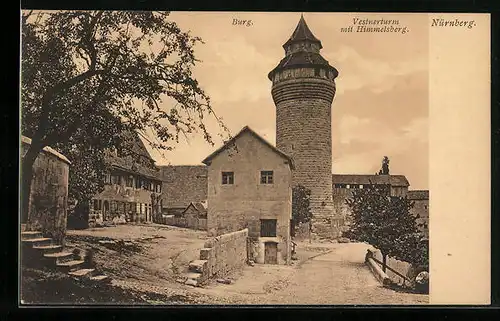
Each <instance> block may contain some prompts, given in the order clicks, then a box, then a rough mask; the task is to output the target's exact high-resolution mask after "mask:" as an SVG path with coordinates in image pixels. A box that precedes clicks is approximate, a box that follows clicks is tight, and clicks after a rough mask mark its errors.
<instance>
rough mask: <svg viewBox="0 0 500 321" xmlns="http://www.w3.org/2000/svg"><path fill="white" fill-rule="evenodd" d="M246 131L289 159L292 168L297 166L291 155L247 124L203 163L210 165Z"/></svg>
mask: <svg viewBox="0 0 500 321" xmlns="http://www.w3.org/2000/svg"><path fill="white" fill-rule="evenodd" d="M245 133H249V134H250V135H252V136H254V137H255V138H257V139H258V140H259V141H260V142H261V143H263V144H264V145H266V146H267V147H269V148H270V149H271V150H272V151H273V152H275V153H276V154H278V155H279V156H281V157H283V158H284V159H286V160H287V161H288V164H289V165H290V168H291V169H295V166H294V164H293V160H292V158H291V157H290V156H288V155H287V154H285V153H283V152H282V151H280V150H279V149H278V148H276V147H275V146H274V145H273V144H271V143H270V142H268V141H267V140H265V139H264V138H262V137H261V136H260V135H259V134H257V133H256V132H255V131H253V130H252V129H251V128H250V127H248V126H245V127H243V129H242V130H240V132H239V133H238V134H236V136H234V137H233V138H231V139H230V140H229V141H227V142H226V143H225V144H224V145H222V146H221V147H220V148H219V149H217V150H216V151H214V152H213V153H212V154H210V155H208V156H207V158H205V159H204V160H203V161H202V163H203V164H206V165H209V163H210V161H211V160H212V159H213V158H215V157H216V156H217V155H219V154H220V153H222V152H223V151H224V150H226V149H227V148H229V147H230V146H231V145H232V144H234V142H235V141H236V140H237V139H238V138H240V137H241V136H242V135H243V134H245Z"/></svg>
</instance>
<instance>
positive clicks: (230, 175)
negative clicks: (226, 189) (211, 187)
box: [222, 172, 234, 185]
mask: <svg viewBox="0 0 500 321" xmlns="http://www.w3.org/2000/svg"><path fill="white" fill-rule="evenodd" d="M232 184H234V172H222V185H232Z"/></svg>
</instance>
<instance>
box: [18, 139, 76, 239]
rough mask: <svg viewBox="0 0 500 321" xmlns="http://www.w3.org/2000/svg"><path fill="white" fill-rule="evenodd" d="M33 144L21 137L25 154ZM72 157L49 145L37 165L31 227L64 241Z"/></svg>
mask: <svg viewBox="0 0 500 321" xmlns="http://www.w3.org/2000/svg"><path fill="white" fill-rule="evenodd" d="M30 144H31V140H30V139H29V138H27V137H24V136H22V137H21V157H23V156H24V155H25V154H26V152H27V151H28V148H29V146H30ZM69 166H70V162H69V160H68V159H67V158H66V157H64V156H63V155H61V154H60V153H58V152H56V151H55V150H53V149H51V148H49V147H45V148H44V149H43V151H42V152H41V153H40V154H39V155H38V157H37V159H36V160H35V163H34V165H33V180H32V183H31V193H30V195H29V197H30V202H29V214H28V222H27V229H28V230H39V231H41V232H42V233H43V235H44V236H47V237H52V238H54V240H55V241H56V242H59V243H62V244H64V237H65V235H66V224H67V209H68V180H69Z"/></svg>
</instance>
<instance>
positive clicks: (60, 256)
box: [43, 252, 74, 263]
mask: <svg viewBox="0 0 500 321" xmlns="http://www.w3.org/2000/svg"><path fill="white" fill-rule="evenodd" d="M43 256H44V257H45V258H48V259H56V263H63V262H68V261H72V260H73V258H74V254H73V253H71V252H55V253H45V254H44V255H43Z"/></svg>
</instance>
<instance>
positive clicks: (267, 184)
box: [203, 127, 293, 264]
mask: <svg viewBox="0 0 500 321" xmlns="http://www.w3.org/2000/svg"><path fill="white" fill-rule="evenodd" d="M203 163H205V164H206V165H207V167H208V214H207V229H208V231H209V233H211V234H212V235H221V234H224V233H228V232H233V231H238V230H241V229H244V228H248V230H249V232H248V235H249V253H250V254H249V256H250V258H251V259H252V260H254V261H255V262H257V263H268V264H289V263H290V255H291V247H290V220H291V215H292V170H293V161H292V159H291V158H290V157H289V156H288V155H286V154H284V153H283V152H281V151H280V150H278V149H277V148H276V147H274V146H273V145H271V144H270V143H268V142H267V141H265V140H264V139H263V138H262V137H260V136H259V135H258V134H256V133H255V132H254V131H253V130H251V129H250V128H248V127H245V128H243V130H241V131H240V132H239V133H238V134H237V135H236V136H235V137H234V138H233V139H231V140H230V141H229V142H228V143H226V144H225V145H224V146H222V147H221V148H219V149H218V150H216V151H215V152H214V153H212V154H211V155H209V156H208V157H207V158H206V159H205V160H204V161H203Z"/></svg>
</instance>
